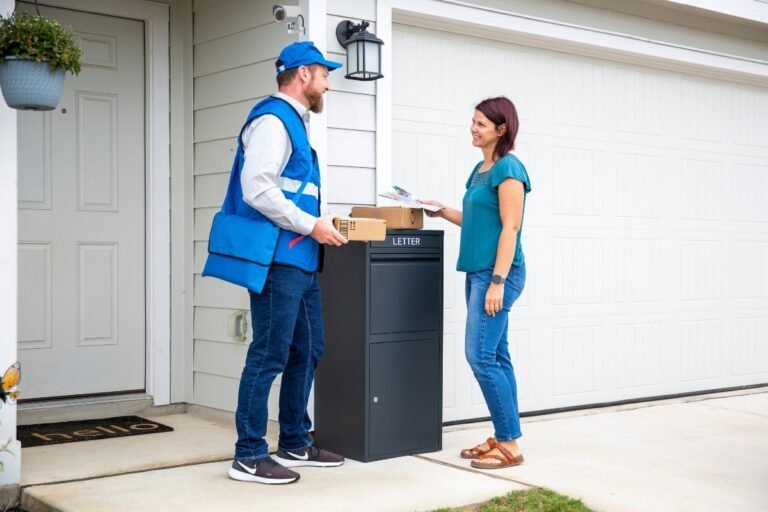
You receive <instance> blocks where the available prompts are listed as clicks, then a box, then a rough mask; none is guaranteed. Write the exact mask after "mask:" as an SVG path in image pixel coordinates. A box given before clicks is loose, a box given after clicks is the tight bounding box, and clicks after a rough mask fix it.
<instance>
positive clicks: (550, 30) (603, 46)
mask: <svg viewBox="0 0 768 512" xmlns="http://www.w3.org/2000/svg"><path fill="white" fill-rule="evenodd" d="M383 1H384V0H380V2H383ZM389 5H390V6H391V8H392V9H393V10H394V12H395V14H396V15H398V17H399V16H404V17H409V18H422V19H424V20H429V21H430V22H432V24H433V25H435V26H437V27H438V28H443V29H446V30H450V27H451V26H454V27H464V28H465V29H466V28H473V29H475V34H477V35H481V36H485V37H492V38H496V36H498V38H499V39H501V40H507V41H509V42H513V43H518V44H529V45H530V44H535V45H536V46H542V47H547V48H550V49H553V50H559V51H566V52H572V53H573V52H574V50H575V49H577V48H578V50H579V51H578V53H582V54H587V55H591V56H595V57H604V58H613V59H616V58H617V57H620V58H621V59H620V60H626V61H629V62H637V63H648V62H649V61H653V62H658V63H662V62H666V63H668V64H672V65H674V66H675V68H676V69H679V70H687V71H695V70H702V71H708V72H709V73H710V74H712V75H715V76H722V77H731V78H734V79H741V80H744V81H747V82H750V83H753V84H756V85H766V84H768V60H758V59H751V58H747V57H741V56H738V55H728V54H724V53H718V52H713V51H709V50H703V49H700V48H691V47H686V46H683V45H677V44H673V43H669V42H666V41H658V40H653V39H650V38H646V37H640V36H635V35H632V34H622V33H618V32H611V31H607V30H602V29H595V28H593V27H585V26H580V25H576V24H572V23H565V22H560V21H557V20H550V19H545V18H538V17H535V16H529V15H524V14H519V13H515V12H512V11H507V10H501V9H495V8H488V7H481V6H477V5H473V4H470V3H468V2H462V1H456V0H442V1H437V0H389Z"/></svg>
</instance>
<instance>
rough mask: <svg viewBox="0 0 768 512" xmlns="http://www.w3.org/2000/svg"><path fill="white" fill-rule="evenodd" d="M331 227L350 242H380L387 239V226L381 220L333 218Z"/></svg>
mask: <svg viewBox="0 0 768 512" xmlns="http://www.w3.org/2000/svg"><path fill="white" fill-rule="evenodd" d="M333 227H335V228H336V229H337V230H338V231H339V233H341V234H342V236H344V237H345V238H346V239H347V240H349V241H350V242H352V241H357V242H368V241H371V240H377V241H381V240H384V239H385V238H386V237H387V224H386V222H385V221H384V220H383V219H359V218H355V219H351V218H346V217H334V219H333Z"/></svg>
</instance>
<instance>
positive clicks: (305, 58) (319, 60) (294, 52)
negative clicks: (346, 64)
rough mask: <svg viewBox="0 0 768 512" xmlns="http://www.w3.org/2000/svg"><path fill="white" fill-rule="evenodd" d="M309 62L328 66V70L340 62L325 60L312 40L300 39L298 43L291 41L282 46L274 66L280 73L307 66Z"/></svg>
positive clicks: (338, 66) (338, 65)
mask: <svg viewBox="0 0 768 512" xmlns="http://www.w3.org/2000/svg"><path fill="white" fill-rule="evenodd" d="M310 64H322V65H323V66H325V67H327V68H328V71H333V70H334V69H338V68H340V67H341V63H340V62H334V61H332V60H325V57H323V54H322V53H321V52H320V50H318V49H317V48H316V47H315V43H313V42H312V41H300V42H298V43H291V44H289V45H288V46H286V47H285V48H283V51H281V52H280V57H278V59H277V64H276V66H275V68H276V71H277V72H278V73H280V72H283V71H285V70H287V69H293V68H297V67H299V66H309V65H310Z"/></svg>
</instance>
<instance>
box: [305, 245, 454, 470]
mask: <svg viewBox="0 0 768 512" xmlns="http://www.w3.org/2000/svg"><path fill="white" fill-rule="evenodd" d="M320 285H321V288H322V295H323V317H324V324H325V353H324V355H323V358H322V359H321V361H320V364H319V366H318V369H317V373H316V376H315V442H316V443H317V445H318V446H321V447H323V448H326V449H328V450H331V451H334V452H336V453H340V454H342V455H344V456H346V457H349V458H352V459H355V460H359V461H364V462H368V461H373V460H380V459H386V458H390V457H397V456H401V455H408V454H414V453H425V452H432V451H437V450H440V449H441V448H442V406H443V397H442V395H443V391H442V383H443V366H442V364H443V232H442V231H427V230H388V231H387V237H386V239H385V240H384V241H381V242H367V243H357V242H350V243H348V244H347V245H345V246H342V247H328V248H326V251H325V263H324V268H323V271H322V272H321V273H320Z"/></svg>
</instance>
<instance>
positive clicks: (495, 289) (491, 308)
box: [485, 282, 504, 316]
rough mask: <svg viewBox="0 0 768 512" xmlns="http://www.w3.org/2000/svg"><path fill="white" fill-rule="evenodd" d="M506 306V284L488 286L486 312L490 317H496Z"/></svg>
mask: <svg viewBox="0 0 768 512" xmlns="http://www.w3.org/2000/svg"><path fill="white" fill-rule="evenodd" d="M503 304H504V283H503V282H502V283H501V284H493V283H491V284H490V286H488V291H487V292H485V312H486V314H487V315H488V316H496V313H498V312H499V311H501V308H502V306H503Z"/></svg>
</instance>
